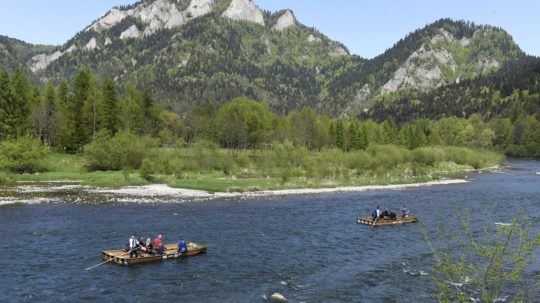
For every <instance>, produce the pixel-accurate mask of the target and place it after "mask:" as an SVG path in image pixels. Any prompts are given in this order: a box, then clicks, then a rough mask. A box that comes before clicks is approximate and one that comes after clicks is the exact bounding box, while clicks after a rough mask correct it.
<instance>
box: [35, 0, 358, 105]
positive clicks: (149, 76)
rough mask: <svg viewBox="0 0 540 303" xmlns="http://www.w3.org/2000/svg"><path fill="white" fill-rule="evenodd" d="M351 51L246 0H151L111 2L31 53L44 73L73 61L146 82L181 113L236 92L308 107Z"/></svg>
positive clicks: (67, 71)
mask: <svg viewBox="0 0 540 303" xmlns="http://www.w3.org/2000/svg"><path fill="white" fill-rule="evenodd" d="M350 60H351V56H350V54H349V52H348V50H347V49H346V48H345V46H343V45H342V44H341V43H338V42H335V41H332V40H330V39H329V38H328V37H326V36H324V35H322V34H321V33H319V32H318V31H316V30H315V29H313V28H308V27H306V26H304V25H302V24H301V23H300V22H298V20H297V19H296V17H295V15H294V13H293V12H292V11H290V10H283V11H280V12H276V13H273V14H271V13H269V12H265V11H262V10H260V9H259V8H258V7H257V6H256V5H255V4H254V3H253V2H252V1H251V0H232V1H231V0H227V1H213V0H192V1H185V0H180V1H173V0H154V1H142V2H139V3H137V4H135V5H133V6H129V7H120V8H115V9H113V10H111V11H109V12H108V13H107V14H106V15H105V16H103V17H102V18H100V19H98V20H96V21H95V22H93V23H92V24H91V25H90V26H88V27H87V28H86V29H84V30H83V31H82V32H80V33H79V34H77V35H76V36H75V37H74V38H73V39H71V40H70V41H68V42H67V43H66V44H65V45H63V46H61V47H59V48H58V49H56V50H55V51H54V52H49V53H46V54H40V55H37V56H35V57H34V58H32V60H31V62H30V67H31V69H32V71H33V72H35V73H36V74H37V75H39V76H40V77H41V78H42V80H56V81H58V80H61V79H65V78H66V77H71V76H72V75H73V74H74V73H75V72H76V71H77V69H78V68H79V67H80V66H83V65H85V66H89V67H90V68H91V69H92V70H94V71H96V72H97V73H98V74H100V75H102V76H111V77H113V78H114V79H115V80H117V81H122V82H134V83H136V84H138V85H141V86H146V87H151V88H152V89H153V90H154V93H155V94H156V95H157V96H158V97H159V98H160V99H161V100H164V101H166V102H167V103H168V104H170V105H171V106H172V107H173V108H174V109H176V110H178V111H180V110H182V109H184V108H185V107H186V106H190V105H193V104H201V103H207V102H218V103H220V102H224V101H228V100H231V99H232V98H234V97H236V96H239V95H246V96H249V97H252V98H256V99H260V100H266V101H267V102H269V103H270V105H271V106H272V107H273V108H274V109H276V110H278V111H286V110H288V109H291V108H296V107H300V106H304V105H315V104H313V103H312V102H314V101H315V102H317V100H319V99H320V96H321V95H322V94H323V90H324V84H325V83H326V82H327V81H329V79H330V77H332V76H333V72H332V70H333V66H334V65H336V64H339V63H340V62H342V61H350Z"/></svg>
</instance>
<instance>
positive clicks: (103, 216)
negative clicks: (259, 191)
mask: <svg viewBox="0 0 540 303" xmlns="http://www.w3.org/2000/svg"><path fill="white" fill-rule="evenodd" d="M509 164H510V166H509V167H508V168H506V169H504V170H501V171H499V172H494V173H484V174H472V175H470V176H469V179H470V181H471V182H469V183H465V184H454V185H442V186H432V187H420V188H412V189H403V190H388V191H385V190H383V191H367V192H358V193H327V194H318V195H302V196H283V197H262V198H261V197H259V198H242V199H240V198H230V199H222V200H219V199H218V200H212V201H203V202H201V201H199V202H197V201H193V202H189V201H187V202H186V201H183V202H180V201H166V202H167V203H159V201H157V203H156V201H154V202H152V203H119V202H115V203H74V202H73V199H72V197H71V196H72V195H73V193H72V194H71V195H70V197H71V198H70V199H67V198H66V200H69V202H67V203H63V198H58V199H56V200H55V199H53V200H52V201H49V202H47V203H38V204H25V203H19V204H15V205H5V206H2V207H0V239H1V240H0V249H1V250H2V252H3V254H2V257H1V258H0V270H1V274H0V302H40V303H42V302H149V301H152V300H154V302H266V301H267V299H266V298H268V297H270V295H271V294H272V293H274V292H280V293H282V294H283V295H285V296H286V297H287V298H288V299H289V301H290V302H310V303H311V302H325V303H326V302H435V298H434V295H433V293H434V283H433V278H432V275H431V271H432V263H433V256H432V254H431V250H430V248H429V246H428V244H427V243H426V241H425V237H424V232H425V231H427V232H428V233H431V234H432V235H434V236H436V230H438V229H439V227H441V226H442V227H444V228H446V229H447V230H455V231H456V234H459V231H460V229H461V228H460V224H461V223H460V222H461V218H462V216H463V215H464V214H467V216H469V217H470V219H471V222H472V223H471V226H472V229H473V230H475V231H480V230H482V229H483V228H484V227H488V226H492V225H493V224H495V223H496V222H499V223H508V222H511V220H512V219H513V218H515V217H517V216H521V215H523V214H525V213H526V214H527V215H528V216H529V218H530V221H531V231H533V232H539V231H540V175H539V174H537V172H540V163H539V162H535V161H517V160H516V161H513V160H512V161H510V162H509ZM1 199H2V198H0V200H1ZM97 199H98V200H99V198H97ZM171 202H173V203H171ZM174 202H178V203H174ZM377 205H381V206H383V207H388V208H393V209H399V208H400V207H402V206H406V207H408V208H409V209H411V210H412V211H413V212H414V213H415V214H417V215H418V217H419V218H420V220H421V224H414V225H404V226H399V227H388V228H379V229H370V228H367V227H366V226H361V225H357V224H356V223H355V219H356V217H357V215H358V214H367V213H369V211H370V209H372V208H373V207H375V206H377ZM157 233H163V234H164V235H165V238H166V239H168V240H169V241H170V242H175V241H177V240H178V239H188V240H193V241H196V242H202V243H206V244H208V246H209V250H208V253H207V254H206V255H203V256H200V257H194V258H190V259H185V260H175V261H168V262H163V263H158V264H149V265H143V266H135V267H130V268H126V267H120V266H115V265H109V264H107V265H104V266H101V267H98V268H96V269H94V270H93V271H85V270H84V269H85V268H86V267H88V266H91V265H93V264H97V263H99V262H100V261H101V260H100V259H99V258H100V252H101V251H102V250H104V249H109V248H120V247H123V246H124V245H125V243H126V242H127V239H128V237H129V236H130V235H131V234H136V235H141V236H151V235H155V234H157ZM441 241H444V239H440V238H438V239H437V240H436V242H438V243H442V242H441ZM436 244H437V243H436ZM537 260H538V256H536V258H535V261H534V262H533V264H532V265H531V267H530V269H529V270H528V272H527V276H528V278H529V279H531V285H536V284H534V281H532V280H533V279H534V276H535V275H536V274H537V273H538V270H539V267H540V265H539V262H538V261H537ZM528 291H529V292H533V293H536V291H535V290H534V289H531V290H528ZM536 295H537V294H536Z"/></svg>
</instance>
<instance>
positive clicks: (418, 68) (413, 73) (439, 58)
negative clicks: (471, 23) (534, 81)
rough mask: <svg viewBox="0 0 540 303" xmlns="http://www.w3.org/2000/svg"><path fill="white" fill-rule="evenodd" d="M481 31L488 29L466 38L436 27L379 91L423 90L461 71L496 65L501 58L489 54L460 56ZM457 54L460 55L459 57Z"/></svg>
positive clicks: (454, 78)
mask: <svg viewBox="0 0 540 303" xmlns="http://www.w3.org/2000/svg"><path fill="white" fill-rule="evenodd" d="M485 31H489V29H488V30H478V31H476V32H475V33H474V34H473V36H472V37H470V38H467V37H462V38H461V39H458V38H456V37H455V36H454V35H453V34H451V33H450V32H448V31H447V30H445V29H444V28H441V29H439V30H438V32H437V34H436V35H434V36H433V37H432V38H431V39H430V40H429V41H427V42H425V43H423V44H422V46H421V47H420V48H419V49H418V50H416V51H415V52H413V53H412V54H411V55H410V56H409V57H408V58H407V60H406V61H405V62H404V63H403V64H402V65H401V66H400V67H399V68H398V69H397V70H396V71H395V72H394V75H393V77H392V78H391V79H390V80H389V81H388V82H386V83H385V84H384V85H383V87H382V88H381V92H382V93H388V92H396V91H398V90H400V89H419V90H422V91H427V90H430V89H433V88H437V87H440V86H442V85H446V84H449V83H451V82H459V80H460V79H461V78H465V76H466V75H464V74H465V73H469V74H470V73H473V74H476V75H479V74H484V73H487V72H490V71H493V70H496V69H498V68H499V67H500V66H501V62H499V61H497V60H496V59H495V58H492V57H478V58H472V59H470V58H463V55H462V54H463V53H467V51H466V48H467V47H469V46H470V45H471V43H472V41H473V40H474V39H478V38H479V37H480V36H481V35H483V33H482V32H485ZM480 38H481V37H480ZM457 52H461V54H459V53H457ZM460 56H461V57H462V58H459V57H460ZM464 60H472V61H467V62H464Z"/></svg>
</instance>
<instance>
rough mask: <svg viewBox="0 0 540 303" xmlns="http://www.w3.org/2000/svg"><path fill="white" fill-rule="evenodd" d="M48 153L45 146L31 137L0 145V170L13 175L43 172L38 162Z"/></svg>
mask: <svg viewBox="0 0 540 303" xmlns="http://www.w3.org/2000/svg"><path fill="white" fill-rule="evenodd" d="M47 153H48V150H47V148H46V146H44V145H42V144H41V142H39V140H36V139H33V138H31V137H21V138H19V139H14V140H6V141H3V142H2V143H0V169H2V170H8V171H10V172H13V173H35V172H42V171H44V170H45V168H44V167H42V166H41V165H40V160H41V159H42V158H44V157H45V156H46V155H47Z"/></svg>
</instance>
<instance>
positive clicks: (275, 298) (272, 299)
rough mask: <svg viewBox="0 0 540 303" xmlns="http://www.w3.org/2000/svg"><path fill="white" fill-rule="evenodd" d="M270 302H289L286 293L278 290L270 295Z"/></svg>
mask: <svg viewBox="0 0 540 303" xmlns="http://www.w3.org/2000/svg"><path fill="white" fill-rule="evenodd" d="M270 302H273V303H285V302H288V301H287V298H285V296H284V295H282V294H280V293H278V292H276V293H274V294H273V295H272V296H271V297H270Z"/></svg>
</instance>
